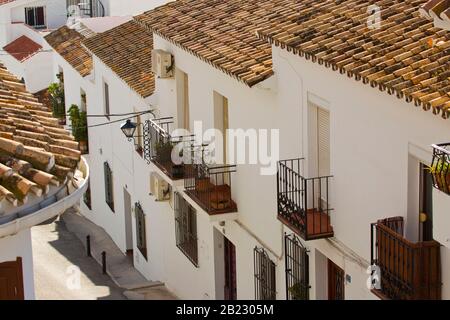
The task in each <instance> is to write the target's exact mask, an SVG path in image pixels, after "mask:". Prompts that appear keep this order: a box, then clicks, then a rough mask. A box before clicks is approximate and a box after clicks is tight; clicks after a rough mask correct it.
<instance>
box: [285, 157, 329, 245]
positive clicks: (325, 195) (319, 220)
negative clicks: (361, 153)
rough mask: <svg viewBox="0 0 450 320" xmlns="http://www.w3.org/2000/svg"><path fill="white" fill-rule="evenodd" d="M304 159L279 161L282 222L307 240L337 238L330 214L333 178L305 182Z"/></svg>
mask: <svg viewBox="0 0 450 320" xmlns="http://www.w3.org/2000/svg"><path fill="white" fill-rule="evenodd" d="M302 160H303V159H290V160H283V161H279V163H278V172H277V193H278V197H277V198H278V218H279V219H280V220H281V221H282V222H283V223H285V224H287V225H288V226H289V227H291V228H292V229H293V230H294V231H295V232H296V233H298V234H299V235H300V236H301V237H302V238H303V239H305V240H314V239H320V238H329V237H332V236H333V235H334V232H333V227H332V226H331V217H330V213H331V211H332V210H333V209H332V208H330V203H329V194H330V180H331V178H332V176H324V177H315V178H304V177H303V176H302V174H301V171H302V170H301V166H302Z"/></svg>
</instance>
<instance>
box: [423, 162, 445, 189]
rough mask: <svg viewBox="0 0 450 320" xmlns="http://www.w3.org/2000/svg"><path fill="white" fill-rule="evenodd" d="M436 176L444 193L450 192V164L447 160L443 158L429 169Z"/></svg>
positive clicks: (438, 185) (436, 180)
mask: <svg viewBox="0 0 450 320" xmlns="http://www.w3.org/2000/svg"><path fill="white" fill-rule="evenodd" d="M428 170H429V171H430V173H431V174H432V175H433V176H434V180H435V182H436V184H437V187H438V188H439V189H440V190H441V191H444V192H447V193H449V192H450V164H449V162H448V161H447V160H446V158H441V159H439V160H438V161H436V162H435V163H434V164H433V165H432V166H431V167H429V168H428Z"/></svg>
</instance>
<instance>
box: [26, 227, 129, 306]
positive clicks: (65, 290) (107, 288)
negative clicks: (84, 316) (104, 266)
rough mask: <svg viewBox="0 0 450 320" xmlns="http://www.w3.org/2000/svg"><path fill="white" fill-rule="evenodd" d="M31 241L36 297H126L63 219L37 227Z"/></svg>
mask: <svg viewBox="0 0 450 320" xmlns="http://www.w3.org/2000/svg"><path fill="white" fill-rule="evenodd" d="M32 241H33V255H34V256H33V261H34V273H35V274H34V276H35V288H36V299H38V300H124V299H126V298H125V296H124V295H123V294H122V291H123V290H121V289H120V288H119V287H118V286H116V285H115V284H114V282H113V281H112V280H111V278H110V277H109V276H107V275H103V274H102V270H101V266H99V265H98V263H97V262H96V261H95V260H94V259H92V258H88V257H87V256H86V251H85V248H84V246H83V244H82V243H81V242H80V241H79V239H78V238H77V237H76V236H75V235H74V234H72V233H70V232H69V231H68V230H67V228H66V226H65V224H64V222H63V221H61V220H59V219H57V220H55V221H53V222H52V223H51V224H47V225H41V226H36V227H34V228H33V229H32ZM78 268H79V270H80V272H79V273H78V272H77V270H78ZM78 275H79V276H78Z"/></svg>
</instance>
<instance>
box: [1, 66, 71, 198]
mask: <svg viewBox="0 0 450 320" xmlns="http://www.w3.org/2000/svg"><path fill="white" fill-rule="evenodd" d="M79 161H80V152H79V151H78V143H77V142H75V141H74V140H73V137H72V136H71V135H70V134H69V133H68V132H67V131H66V130H64V129H63V127H62V126H60V125H59V124H58V120H57V119H55V118H53V117H52V113H51V112H50V110H48V109H47V108H46V107H44V106H43V105H42V104H41V103H39V102H38V100H37V99H36V98H35V97H34V96H33V95H32V94H31V93H28V92H27V91H26V90H25V86H24V84H23V83H21V82H20V81H19V80H18V79H17V78H15V77H14V76H13V75H12V74H11V73H9V71H8V70H6V68H5V67H3V66H2V65H0V204H2V203H3V202H4V201H6V202H7V203H9V204H10V205H11V206H14V207H17V206H21V205H24V204H26V203H27V201H28V199H29V196H30V195H34V196H36V197H41V196H42V197H43V196H44V195H46V194H47V193H48V191H49V189H50V187H51V186H59V185H63V184H64V183H66V182H67V180H68V179H71V178H72V177H73V176H74V173H75V171H76V168H77V166H78V163H79Z"/></svg>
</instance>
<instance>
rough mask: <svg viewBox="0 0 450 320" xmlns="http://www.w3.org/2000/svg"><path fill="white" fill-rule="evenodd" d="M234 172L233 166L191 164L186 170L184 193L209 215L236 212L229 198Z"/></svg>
mask: <svg viewBox="0 0 450 320" xmlns="http://www.w3.org/2000/svg"><path fill="white" fill-rule="evenodd" d="M234 172H236V166H235V165H208V164H205V163H203V161H201V163H200V164H192V165H190V166H188V167H187V168H186V175H185V180H184V188H185V190H186V191H185V192H186V194H187V195H188V196H189V197H190V198H192V200H194V201H195V202H196V203H197V204H198V205H199V206H200V207H201V208H202V209H203V210H205V211H206V212H207V213H208V214H209V215H219V214H225V213H232V212H237V205H236V203H235V202H234V201H233V199H232V198H231V186H232V183H231V177H232V174H233V173H234Z"/></svg>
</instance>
